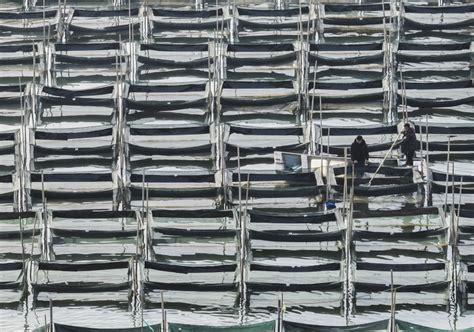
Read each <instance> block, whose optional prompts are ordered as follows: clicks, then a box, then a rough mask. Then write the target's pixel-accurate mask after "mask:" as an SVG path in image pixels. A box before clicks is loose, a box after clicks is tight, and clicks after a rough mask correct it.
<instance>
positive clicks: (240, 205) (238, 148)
mask: <svg viewBox="0 0 474 332" xmlns="http://www.w3.org/2000/svg"><path fill="white" fill-rule="evenodd" d="M237 176H238V180H239V225H240V227H242V182H241V173H240V147H239V146H237Z"/></svg>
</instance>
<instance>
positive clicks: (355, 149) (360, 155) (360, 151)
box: [351, 135, 369, 166]
mask: <svg viewBox="0 0 474 332" xmlns="http://www.w3.org/2000/svg"><path fill="white" fill-rule="evenodd" d="M351 159H352V163H353V164H355V165H358V166H364V165H365V164H367V163H368V162H369V148H368V146H367V143H365V140H364V138H363V137H362V136H360V135H359V136H357V137H356V139H355V140H354V142H353V143H352V145H351Z"/></svg>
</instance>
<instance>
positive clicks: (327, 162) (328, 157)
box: [326, 127, 331, 197]
mask: <svg viewBox="0 0 474 332" xmlns="http://www.w3.org/2000/svg"><path fill="white" fill-rule="evenodd" d="M330 139H331V128H330V127H328V149H327V156H326V159H327V160H326V197H329V188H330V184H329V180H328V179H329V164H330V163H331V158H330V156H329V145H330V142H329V141H330Z"/></svg>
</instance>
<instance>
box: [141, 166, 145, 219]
mask: <svg viewBox="0 0 474 332" xmlns="http://www.w3.org/2000/svg"><path fill="white" fill-rule="evenodd" d="M144 216H145V168H143V172H142V213H141V217H142V220H143V218H144Z"/></svg>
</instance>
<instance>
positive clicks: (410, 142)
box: [401, 123, 417, 166]
mask: <svg viewBox="0 0 474 332" xmlns="http://www.w3.org/2000/svg"><path fill="white" fill-rule="evenodd" d="M402 134H403V140H402V144H401V145H402V146H401V147H402V153H403V154H405V158H406V159H407V163H406V164H405V166H413V157H414V156H415V151H416V147H417V142H416V133H415V129H413V128H412V127H411V126H410V124H409V123H405V125H404V126H403V131H402Z"/></svg>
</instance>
